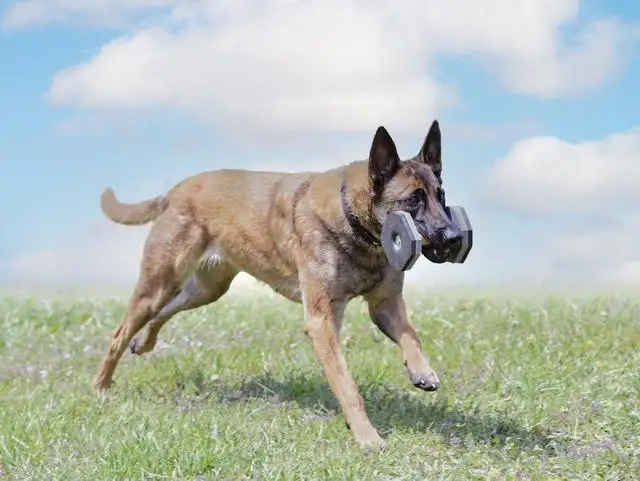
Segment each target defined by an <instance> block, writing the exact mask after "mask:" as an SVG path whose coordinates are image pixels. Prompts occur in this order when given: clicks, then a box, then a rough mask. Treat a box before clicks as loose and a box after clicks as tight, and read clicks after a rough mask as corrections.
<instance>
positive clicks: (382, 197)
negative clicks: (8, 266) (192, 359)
mask: <svg viewBox="0 0 640 481" xmlns="http://www.w3.org/2000/svg"><path fill="white" fill-rule="evenodd" d="M441 152H442V149H441V133H440V126H439V123H438V121H437V120H434V121H433V122H432V124H431V126H430V127H429V130H428V132H427V135H426V137H425V139H424V142H423V145H422V147H421V148H420V151H419V153H418V154H417V155H415V156H414V157H412V158H410V159H407V160H404V161H403V160H401V159H400V157H399V155H398V151H397V148H396V145H395V143H394V141H393V139H392V138H391V136H390V135H389V133H388V131H387V130H386V129H385V128H384V127H383V126H380V127H378V128H377V130H376V132H375V135H374V137H373V141H372V143H371V147H370V150H369V158H368V160H361V161H355V162H352V163H350V164H347V165H344V166H342V167H338V168H334V169H331V170H327V171H325V172H299V173H280V172H254V171H246V170H233V169H224V170H216V171H206V172H202V173H199V174H196V175H193V176H190V177H188V178H186V179H184V180H182V181H181V182H179V183H178V184H176V185H175V186H174V187H173V188H171V189H170V190H169V191H168V192H167V193H166V194H165V195H161V196H158V197H155V198H153V199H150V200H146V201H143V202H139V203H136V204H124V203H121V202H120V201H118V200H117V198H116V196H115V193H114V192H113V190H112V189H110V188H107V189H105V191H104V192H103V193H102V196H101V202H100V204H101V209H102V211H103V213H104V214H105V215H106V216H107V217H108V218H109V219H110V220H111V221H113V222H116V223H119V224H125V225H140V224H145V223H148V222H152V221H153V222H154V223H153V225H152V227H151V231H150V233H149V235H148V238H147V240H146V242H145V245H144V249H143V255H142V260H141V264H140V272H139V277H138V281H137V284H136V286H135V288H134V291H133V294H132V296H131V298H130V300H129V303H128V306H127V308H126V312H125V314H124V317H123V318H122V320H121V322H120V324H119V326H118V327H117V328H116V329H115V330H114V332H113V334H112V336H111V339H110V343H109V346H108V349H107V352H106V354H105V355H104V357H103V358H102V360H101V363H100V365H99V367H98V370H97V373H96V375H95V377H94V380H93V390H94V391H95V392H96V393H103V392H105V391H106V390H107V389H108V388H109V386H110V384H111V381H112V377H113V374H114V371H115V369H116V365H117V363H118V361H119V359H120V358H121V356H122V355H123V354H124V352H125V351H126V350H127V349H130V350H131V352H133V353H134V354H143V353H146V352H149V351H151V350H152V349H153V348H154V346H155V344H156V341H157V338H158V332H159V331H160V329H161V328H162V326H163V325H164V324H166V323H167V321H169V319H171V318H172V316H174V315H175V314H177V313H178V312H181V311H187V310H191V309H195V308H198V307H200V306H204V305H206V304H210V303H212V302H215V301H216V300H218V299H220V297H221V296H223V295H224V294H225V293H226V292H227V291H228V289H229V287H230V285H231V282H232V281H233V279H234V277H235V276H236V275H237V274H238V273H240V272H245V273H248V274H250V275H251V276H253V277H254V278H256V279H258V280H259V281H262V282H263V283H266V284H267V285H268V286H270V287H271V288H272V289H273V290H274V291H276V292H277V293H279V294H280V295H282V296H283V297H285V298H287V299H289V300H291V301H293V302H296V303H301V304H302V306H303V309H304V332H305V333H306V335H307V336H308V338H309V339H310V341H311V344H312V346H313V350H314V352H315V354H316V356H317V358H318V360H319V363H320V364H321V366H322V368H323V372H324V375H325V378H326V380H327V382H328V384H329V387H330V388H331V391H332V393H333V394H334V396H335V397H336V398H337V400H338V401H339V404H340V407H341V410H342V412H343V415H344V418H345V422H346V425H347V426H348V427H349V428H350V430H351V432H352V435H353V437H354V439H355V441H356V442H357V444H358V445H359V446H360V447H362V448H366V449H383V448H384V446H385V443H384V441H383V439H382V438H381V436H380V435H379V433H378V432H377V430H376V429H375V428H374V426H373V425H372V424H371V422H370V420H369V418H368V416H367V413H366V411H365V409H364V404H363V400H362V397H361V395H360V393H359V390H358V387H357V386H356V384H355V382H354V380H353V378H352V376H351V374H350V372H349V370H348V368H347V365H346V363H345V359H344V356H343V354H342V351H341V348H340V341H339V332H340V327H341V324H342V320H343V314H344V310H345V308H346V306H347V303H348V302H349V301H350V300H352V299H354V298H356V297H361V298H362V299H363V300H364V301H365V302H366V304H367V306H368V311H369V315H370V318H371V320H372V321H373V323H374V324H375V325H376V326H377V327H378V328H379V329H380V330H381V331H382V332H383V333H384V334H385V335H386V336H387V337H388V338H389V339H390V340H391V341H393V342H394V343H395V344H397V346H398V347H399V349H400V351H401V354H402V357H403V361H404V365H405V367H406V370H407V372H408V376H409V378H410V380H411V382H412V384H413V385H414V386H416V387H417V388H420V389H422V390H424V391H436V390H437V389H438V388H439V386H440V380H439V378H438V375H437V374H436V372H435V371H434V370H433V369H432V368H431V366H430V364H429V362H428V360H427V358H426V356H425V353H424V351H423V348H422V345H421V342H420V339H419V337H418V335H417V333H416V331H415V330H414V328H413V327H412V326H411V324H410V322H409V320H408V318H407V312H406V308H405V303H404V300H403V294H402V291H403V284H404V273H403V272H402V271H399V270H396V269H394V268H393V267H392V266H390V265H389V262H388V260H387V257H386V254H385V252H384V249H383V248H382V245H381V241H380V234H381V228H382V225H383V223H384V221H385V218H386V216H387V215H388V214H389V213H391V212H393V211H397V210H403V211H406V212H408V213H410V215H411V216H412V218H413V219H414V222H415V225H416V227H417V229H418V231H419V232H420V234H421V235H422V236H423V237H424V239H425V241H426V242H427V243H428V244H430V245H432V246H434V247H437V248H438V249H440V250H445V249H447V248H448V246H452V245H455V244H456V243H457V242H460V240H461V232H460V231H459V229H458V228H457V227H456V226H455V224H453V223H452V222H451V220H450V219H449V218H448V217H447V215H446V213H445V211H444V208H443V206H442V204H441V203H440V202H439V198H440V194H441V191H442V155H441ZM143 328H144V331H143V332H142V333H140V334H139V335H137V334H138V333H139V331H141V330H142V329H143ZM136 335H137V336H136Z"/></svg>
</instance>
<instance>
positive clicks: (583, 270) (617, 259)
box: [541, 208, 640, 285]
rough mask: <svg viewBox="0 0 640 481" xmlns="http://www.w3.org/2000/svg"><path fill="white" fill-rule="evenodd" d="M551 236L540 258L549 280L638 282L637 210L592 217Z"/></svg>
mask: <svg viewBox="0 0 640 481" xmlns="http://www.w3.org/2000/svg"><path fill="white" fill-rule="evenodd" d="M554 237H555V238H552V240H551V242H550V243H549V248H548V252H547V254H548V255H547V257H546V258H545V259H541V260H542V262H543V263H546V265H547V276H548V277H549V278H562V279H569V280H571V281H574V282H575V281H578V282H580V283H586V284H601V285H616V284H631V283H636V284H637V283H639V282H640V244H639V243H638V241H637V240H638V239H639V238H640V209H638V208H636V209H635V212H627V213H618V214H617V215H616V214H612V215H608V216H607V215H601V216H596V217H593V218H591V219H590V220H589V221H587V222H584V223H583V224H582V225H579V226H577V227H576V226H570V227H568V228H565V229H562V230H558V231H556V236H554Z"/></svg>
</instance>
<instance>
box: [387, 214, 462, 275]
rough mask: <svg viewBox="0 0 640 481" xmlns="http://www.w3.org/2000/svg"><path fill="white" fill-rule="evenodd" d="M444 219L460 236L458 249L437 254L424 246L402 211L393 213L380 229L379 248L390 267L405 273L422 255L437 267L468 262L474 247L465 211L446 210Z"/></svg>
mask: <svg viewBox="0 0 640 481" xmlns="http://www.w3.org/2000/svg"><path fill="white" fill-rule="evenodd" d="M445 212H446V213H447V216H448V217H449V218H450V219H451V222H453V223H454V224H455V225H456V226H457V227H458V229H460V231H461V232H462V242H461V244H460V248H459V249H449V250H447V251H438V250H437V249H435V248H433V247H430V246H429V245H424V239H423V237H422V236H421V235H420V233H419V232H418V229H417V228H416V225H415V223H414V222H413V218H412V217H411V215H410V214H409V213H407V212H404V211H397V212H392V213H391V214H389V215H388V216H387V219H386V221H385V223H384V224H383V226H382V239H381V240H382V247H383V248H384V251H385V253H386V254H387V259H388V260H389V264H391V265H392V266H393V267H395V268H396V269H398V270H401V271H407V270H409V269H411V268H412V267H413V265H414V264H415V263H416V261H417V260H418V257H420V254H423V255H424V256H425V257H426V258H427V259H429V260H430V261H431V262H434V263H436V264H441V263H443V262H450V263H453V264H462V263H464V261H465V260H466V259H467V256H468V255H469V252H470V251H471V247H472V246H473V228H472V227H471V222H469V217H468V216H467V212H466V211H465V209H464V207H459V206H450V207H445Z"/></svg>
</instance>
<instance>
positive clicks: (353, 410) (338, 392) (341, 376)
mask: <svg viewBox="0 0 640 481" xmlns="http://www.w3.org/2000/svg"><path fill="white" fill-rule="evenodd" d="M304 297H305V302H304V307H305V332H306V333H307V335H308V336H309V338H310V339H311V343H312V345H313V350H314V351H315V353H316V356H317V357H318V359H319V361H320V363H321V364H322V367H323V370H324V374H325V377H326V379H327V381H328V383H329V387H330V388H331V391H332V392H333V394H334V396H335V397H336V398H337V399H338V402H339V403H340V407H341V408H342V412H343V414H344V416H345V421H346V423H347V425H348V426H349V428H350V429H351V432H352V433H353V436H354V438H355V440H356V442H357V443H358V444H359V445H360V447H362V448H365V449H369V448H378V449H382V448H383V447H384V441H383V440H382V438H381V437H380V435H379V434H378V432H377V431H376V429H375V428H374V427H373V425H372V424H371V421H369V418H368V416H367V413H366V411H365V409H364V402H363V400H362V396H361V395H360V393H359V392H358V387H357V386H356V383H355V381H354V380H353V378H352V377H351V374H350V373H349V370H348V369H347V364H346V362H345V359H344V356H343V355H342V351H341V349H340V340H339V337H338V332H339V329H340V326H341V324H342V316H343V313H344V308H345V306H346V303H344V302H332V301H331V300H330V299H329V298H328V297H327V296H326V294H323V293H319V292H309V291H307V292H305V296H304Z"/></svg>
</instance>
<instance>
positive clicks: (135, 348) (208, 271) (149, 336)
mask: <svg viewBox="0 0 640 481" xmlns="http://www.w3.org/2000/svg"><path fill="white" fill-rule="evenodd" d="M237 274H238V270H237V269H235V268H234V267H232V266H230V265H228V264H218V265H216V266H215V267H211V268H209V267H208V266H203V267H201V268H199V269H198V270H197V271H196V272H194V273H193V275H192V276H191V277H189V279H187V281H186V282H185V284H184V286H183V287H182V289H181V290H180V292H179V293H178V294H177V295H176V296H175V297H174V298H173V299H171V300H170V301H169V302H168V303H167V304H166V305H165V306H164V307H163V308H162V310H161V311H160V312H159V313H158V315H157V316H156V317H155V318H154V319H152V320H151V322H149V324H147V327H146V328H145V332H144V334H142V335H140V336H137V337H135V338H134V339H133V340H132V341H131V343H130V344H129V349H130V350H131V352H132V353H134V354H144V353H146V352H150V351H152V350H153V348H154V347H155V345H156V342H157V340H158V332H160V329H162V326H164V325H165V324H166V323H167V322H169V320H170V319H171V318H172V317H173V316H175V315H176V314H178V313H179V312H182V311H188V310H192V309H196V308H198V307H202V306H205V305H207V304H211V303H213V302H215V301H217V300H218V299H220V298H221V297H222V296H223V295H224V294H225V293H226V292H227V291H228V290H229V287H230V286H231V282H232V281H233V279H234V278H235V277H236V275H237Z"/></svg>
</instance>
